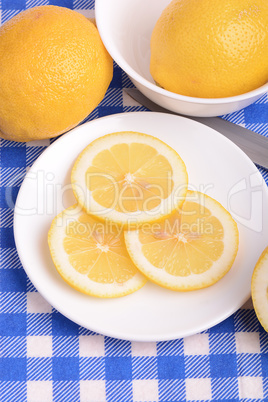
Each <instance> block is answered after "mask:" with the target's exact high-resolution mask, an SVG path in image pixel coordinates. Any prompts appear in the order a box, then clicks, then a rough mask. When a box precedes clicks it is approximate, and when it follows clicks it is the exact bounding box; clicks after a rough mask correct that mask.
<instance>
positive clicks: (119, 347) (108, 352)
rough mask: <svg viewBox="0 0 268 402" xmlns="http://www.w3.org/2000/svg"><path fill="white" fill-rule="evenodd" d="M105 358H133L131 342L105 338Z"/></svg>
mask: <svg viewBox="0 0 268 402" xmlns="http://www.w3.org/2000/svg"><path fill="white" fill-rule="evenodd" d="M104 347H105V356H131V342H129V341H123V340H119V339H114V338H110V337H108V336H106V337H105V338H104Z"/></svg>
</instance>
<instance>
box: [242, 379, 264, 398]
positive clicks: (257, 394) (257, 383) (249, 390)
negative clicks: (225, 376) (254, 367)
mask: <svg viewBox="0 0 268 402" xmlns="http://www.w3.org/2000/svg"><path fill="white" fill-rule="evenodd" d="M238 387H239V397H240V398H241V399H243V398H245V399H261V398H263V387H262V378H261V377H249V376H244V377H238Z"/></svg>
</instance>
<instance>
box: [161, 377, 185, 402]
mask: <svg viewBox="0 0 268 402" xmlns="http://www.w3.org/2000/svg"><path fill="white" fill-rule="evenodd" d="M158 393H159V401H160V402H167V401H169V402H171V401H172V402H173V401H174V402H175V401H176V402H178V401H185V400H186V386H185V381H184V380H180V379H178V380H159V381H158Z"/></svg>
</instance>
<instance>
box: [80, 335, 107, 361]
mask: <svg viewBox="0 0 268 402" xmlns="http://www.w3.org/2000/svg"><path fill="white" fill-rule="evenodd" d="M79 353H80V356H82V357H93V356H104V354H105V353H104V336H102V335H88V336H86V335H81V336H79Z"/></svg>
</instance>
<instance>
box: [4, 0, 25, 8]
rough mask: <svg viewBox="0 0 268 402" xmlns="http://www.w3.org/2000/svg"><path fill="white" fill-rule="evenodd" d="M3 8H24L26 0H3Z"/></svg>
mask: <svg viewBox="0 0 268 402" xmlns="http://www.w3.org/2000/svg"><path fill="white" fill-rule="evenodd" d="M1 3H2V10H24V9H25V8H26V0H2V1H1Z"/></svg>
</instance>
